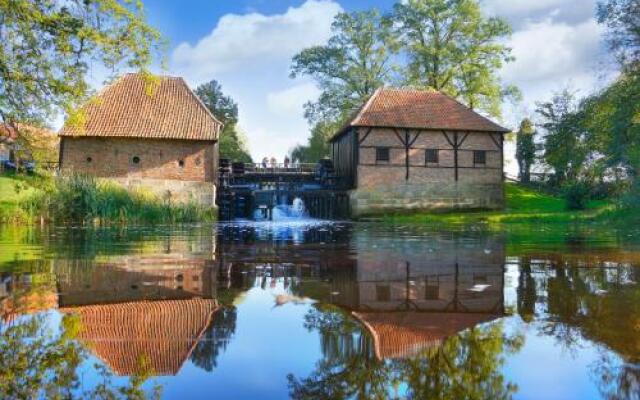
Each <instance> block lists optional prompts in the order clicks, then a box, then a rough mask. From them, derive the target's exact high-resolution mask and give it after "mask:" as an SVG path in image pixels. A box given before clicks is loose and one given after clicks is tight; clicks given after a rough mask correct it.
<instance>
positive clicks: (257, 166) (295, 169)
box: [232, 163, 316, 174]
mask: <svg viewBox="0 0 640 400" xmlns="http://www.w3.org/2000/svg"><path fill="white" fill-rule="evenodd" d="M238 169H239V168H238V167H237V164H234V165H233V166H232V171H233V173H234V174H235V173H237V171H238ZM315 170H316V164H310V163H296V164H284V163H276V164H271V163H267V164H266V165H265V164H262V163H246V164H244V173H248V172H249V173H263V174H304V173H307V174H312V173H314V172H315Z"/></svg>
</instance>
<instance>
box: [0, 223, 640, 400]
mask: <svg viewBox="0 0 640 400" xmlns="http://www.w3.org/2000/svg"><path fill="white" fill-rule="evenodd" d="M639 280H640V235H639V234H638V232H637V231H633V230H631V231H624V232H621V231H606V230H603V229H602V228H597V229H596V228H589V227H566V226H563V227H537V228H535V229H529V230H511V231H504V232H493V231H489V230H487V229H484V228H482V227H475V228H468V227H467V228H465V229H460V230H459V231H456V230H453V231H451V230H447V231H439V230H437V229H431V228H427V227H414V226H389V225H383V224H348V223H323V222H313V221H311V222H310V221H308V220H307V221H295V220H292V221H284V222H280V223H268V222H260V223H248V222H247V223H236V224H220V225H217V226H213V227H203V226H190V227H184V228H179V229H163V228H155V229H126V230H86V229H73V228H51V229H43V230H38V229H34V230H18V229H12V228H4V229H0V397H1V398H53V397H56V396H60V397H62V398H69V397H74V398H75V397H86V398H143V397H151V398H153V397H156V398H166V399H199V398H217V399H254V398H259V399H286V398H293V399H343V398H345V399H346V398H362V399H369V398H372V399H386V398H417V399H467V398H469V399H485V398H486V399H502V398H516V399H563V400H566V399H599V398H606V399H638V398H640V284H639V283H638V281H639Z"/></svg>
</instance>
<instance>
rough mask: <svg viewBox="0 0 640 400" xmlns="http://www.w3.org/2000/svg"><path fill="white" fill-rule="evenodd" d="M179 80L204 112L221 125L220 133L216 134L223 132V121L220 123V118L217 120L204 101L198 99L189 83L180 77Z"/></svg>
mask: <svg viewBox="0 0 640 400" xmlns="http://www.w3.org/2000/svg"><path fill="white" fill-rule="evenodd" d="M177 79H179V80H180V82H181V83H182V84H183V85H184V86H185V87H186V88H187V91H188V92H189V93H190V94H191V96H192V97H193V98H194V99H195V100H196V102H197V103H198V104H199V105H200V107H202V108H203V109H204V111H205V112H206V113H207V114H209V116H210V117H211V118H213V120H214V121H216V122H217V123H219V124H220V129H218V132H216V133H220V131H222V128H223V127H224V124H223V123H222V121H220V120H219V119H218V118H216V116H215V115H213V113H212V112H211V110H209V108H208V107H207V106H206V105H205V104H204V102H203V101H202V99H201V98H200V97H198V95H197V94H195V93H194V92H193V90H191V88H190V87H189V85H187V81H185V80H184V78H183V77H181V76H179V77H177Z"/></svg>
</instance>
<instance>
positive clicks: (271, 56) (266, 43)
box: [172, 0, 341, 79]
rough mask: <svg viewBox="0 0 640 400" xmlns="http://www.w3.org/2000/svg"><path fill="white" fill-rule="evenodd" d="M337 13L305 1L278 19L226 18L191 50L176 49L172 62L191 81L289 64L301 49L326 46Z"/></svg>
mask: <svg viewBox="0 0 640 400" xmlns="http://www.w3.org/2000/svg"><path fill="white" fill-rule="evenodd" d="M340 11H341V8H340V6H339V5H338V4H337V3H335V2H333V1H326V0H307V2H305V3H304V4H302V5H301V6H300V7H298V8H295V7H291V8H289V9H288V10H287V11H286V12H285V13H284V14H276V15H263V14H258V13H250V14H245V15H237V14H227V15H225V16H223V17H222V18H220V20H219V21H218V23H217V25H216V26H215V28H214V29H213V31H211V33H210V34H209V35H208V36H205V37H204V38H202V39H200V40H199V41H198V43H196V44H195V45H191V44H189V43H181V44H180V45H178V47H177V48H176V49H175V50H174V52H173V56H172V60H173V63H174V65H175V67H177V68H179V69H181V70H183V71H185V72H187V73H188V74H189V75H191V76H192V77H194V78H196V79H208V78H209V77H210V76H212V75H215V74H219V73H222V72H228V71H231V70H234V69H236V68H241V69H243V68H246V67H248V66H252V65H253V66H259V65H263V64H265V63H270V62H274V61H280V60H282V59H286V60H289V59H290V58H291V57H292V56H293V55H294V54H295V53H297V52H298V51H300V50H301V49H303V48H305V47H308V46H312V45H315V44H318V43H323V42H324V41H326V40H327V39H328V38H329V35H330V29H329V28H330V25H331V22H332V21H333V17H334V16H335V14H337V13H338V12H340Z"/></svg>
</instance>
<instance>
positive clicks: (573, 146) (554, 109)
mask: <svg viewBox="0 0 640 400" xmlns="http://www.w3.org/2000/svg"><path fill="white" fill-rule="evenodd" d="M536 112H537V113H538V114H539V115H540V116H541V117H542V123H541V127H542V128H544V130H545V135H544V161H545V163H546V164H547V165H549V166H550V167H551V168H552V169H553V175H554V181H553V184H555V185H556V186H562V185H563V184H564V183H565V182H567V181H575V180H576V179H577V178H578V177H579V176H580V172H581V171H582V167H583V166H584V164H585V161H586V159H587V155H588V151H587V149H586V147H585V143H584V139H585V138H584V131H583V130H582V123H581V117H582V115H581V114H580V113H579V109H578V106H577V102H576V99H575V93H573V92H571V91H569V90H568V89H565V90H563V91H561V92H560V93H556V94H555V95H554V96H553V98H552V99H551V100H550V101H548V102H544V103H538V104H537V109H536Z"/></svg>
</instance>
